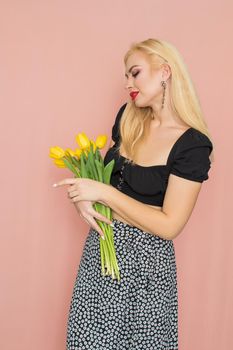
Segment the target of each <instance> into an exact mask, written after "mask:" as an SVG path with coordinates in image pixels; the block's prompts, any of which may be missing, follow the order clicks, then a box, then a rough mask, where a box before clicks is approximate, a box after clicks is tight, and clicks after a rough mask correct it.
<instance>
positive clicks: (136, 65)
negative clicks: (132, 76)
mask: <svg viewBox="0 0 233 350" xmlns="http://www.w3.org/2000/svg"><path fill="white" fill-rule="evenodd" d="M134 67H138V64H135V65H134V66H132V67H130V69H129V73H130V72H131V70H132V69H133V68H134ZM125 77H128V75H127V74H126V73H125Z"/></svg>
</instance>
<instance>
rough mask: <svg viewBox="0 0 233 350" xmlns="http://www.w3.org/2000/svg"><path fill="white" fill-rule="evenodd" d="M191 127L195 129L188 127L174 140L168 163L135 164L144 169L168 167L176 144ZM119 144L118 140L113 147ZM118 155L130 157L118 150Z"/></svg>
mask: <svg viewBox="0 0 233 350" xmlns="http://www.w3.org/2000/svg"><path fill="white" fill-rule="evenodd" d="M191 129H193V128H192V127H190V128H188V129H186V130H185V131H184V132H183V133H182V134H181V135H180V136H179V137H178V139H177V140H176V141H175V142H174V144H173V145H172V147H171V150H170V152H169V154H168V157H167V162H166V164H155V165H140V164H137V163H135V164H134V165H133V166H136V167H139V168H144V169H146V168H148V169H149V168H165V167H167V166H168V163H169V160H170V158H171V155H172V153H173V150H174V149H175V146H176V145H177V143H178V142H179V141H180V140H181V139H182V137H183V136H184V135H186V133H187V132H188V131H189V130H191ZM117 144H118V142H117V143H116V144H115V145H113V147H115V146H116V145H117ZM118 156H119V157H120V158H123V159H125V160H129V159H128V158H126V157H124V156H122V155H121V154H120V153H119V152H118Z"/></svg>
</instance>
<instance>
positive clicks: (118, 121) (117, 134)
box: [112, 103, 127, 143]
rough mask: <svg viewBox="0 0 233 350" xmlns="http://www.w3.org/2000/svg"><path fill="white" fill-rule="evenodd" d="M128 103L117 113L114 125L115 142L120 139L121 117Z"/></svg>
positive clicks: (113, 136) (113, 135)
mask: <svg viewBox="0 0 233 350" xmlns="http://www.w3.org/2000/svg"><path fill="white" fill-rule="evenodd" d="M126 105H127V103H125V104H123V105H122V106H121V107H120V109H119V111H118V113H117V116H116V118H115V122H114V125H113V127H112V139H113V141H114V142H115V143H117V142H118V141H119V139H120V131H119V124H120V119H121V116H122V114H123V112H124V109H125V107H126Z"/></svg>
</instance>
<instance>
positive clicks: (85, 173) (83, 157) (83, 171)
mask: <svg viewBox="0 0 233 350" xmlns="http://www.w3.org/2000/svg"><path fill="white" fill-rule="evenodd" d="M85 158H86V155H85V154H84V153H81V156H80V160H81V169H80V170H81V177H82V178H88V174H87V170H86V163H85Z"/></svg>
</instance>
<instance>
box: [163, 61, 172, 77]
mask: <svg viewBox="0 0 233 350" xmlns="http://www.w3.org/2000/svg"><path fill="white" fill-rule="evenodd" d="M170 76H171V68H170V66H169V64H167V63H163V64H162V79H163V80H168V79H169V78H170Z"/></svg>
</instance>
